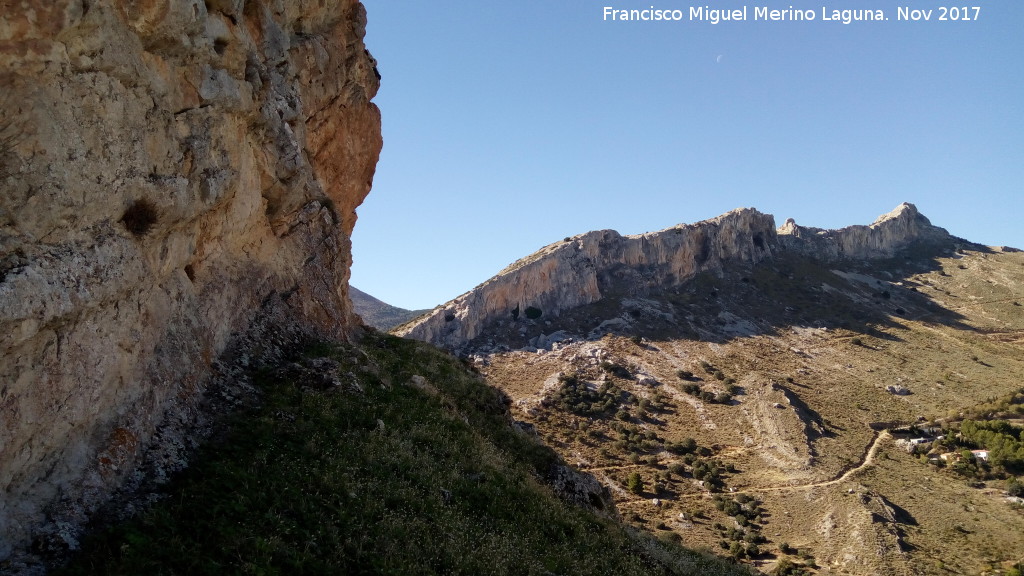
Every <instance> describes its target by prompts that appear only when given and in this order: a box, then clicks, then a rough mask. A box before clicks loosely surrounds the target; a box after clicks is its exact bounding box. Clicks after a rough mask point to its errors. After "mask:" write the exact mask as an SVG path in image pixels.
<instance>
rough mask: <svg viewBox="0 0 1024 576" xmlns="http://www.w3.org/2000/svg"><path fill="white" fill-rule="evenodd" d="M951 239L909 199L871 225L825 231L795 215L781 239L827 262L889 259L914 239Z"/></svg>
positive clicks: (782, 228)
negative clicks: (796, 219) (801, 222)
mask: <svg viewBox="0 0 1024 576" xmlns="http://www.w3.org/2000/svg"><path fill="white" fill-rule="evenodd" d="M947 238H949V233H948V232H946V231H945V230H944V229H942V228H939V227H937V226H933V225H932V223H931V222H930V221H929V220H928V218H926V217H925V216H924V214H921V213H920V212H918V210H917V207H916V206H914V205H913V204H910V203H908V202H904V203H903V204H900V205H899V206H897V207H896V208H895V209H893V210H892V211H891V212H888V213H886V214H882V215H881V216H879V217H878V219H876V220H875V221H874V223H872V224H871V225H868V226H860V225H857V226H847V227H846V228H840V229H839V230H822V229H821V228H810V227H804V226H798V225H797V223H796V222H794V221H793V219H792V218H790V219H788V220H786V223H785V224H783V225H782V227H781V228H779V240H780V242H781V243H782V244H783V245H785V246H786V248H787V249H792V250H796V251H799V252H803V253H805V254H808V255H810V256H813V257H814V258H817V259H819V260H825V261H833V260H839V259H843V258H853V259H865V258H889V257H891V256H893V255H894V254H895V253H896V252H897V251H898V250H900V249H901V248H904V247H906V246H907V245H908V244H910V243H911V242H918V241H924V242H928V241H941V240H943V239H947Z"/></svg>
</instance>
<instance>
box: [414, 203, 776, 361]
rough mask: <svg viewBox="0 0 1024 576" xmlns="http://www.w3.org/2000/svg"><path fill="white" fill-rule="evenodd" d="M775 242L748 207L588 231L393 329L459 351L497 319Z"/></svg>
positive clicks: (766, 250) (709, 264)
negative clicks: (646, 228) (684, 221)
mask: <svg viewBox="0 0 1024 576" xmlns="http://www.w3.org/2000/svg"><path fill="white" fill-rule="evenodd" d="M775 244H776V232H775V220H774V219H773V218H772V217H771V216H770V215H767V214H762V213H760V212H758V211H757V210H752V209H746V208H744V209H739V210H734V211H732V212H729V213H728V214H724V215H722V216H719V217H717V218H713V219H711V220H705V221H703V222H698V223H697V224H689V225H680V226H676V227H674V228H669V229H666V230H662V231H660V232H654V233H651V234H642V235H638V236H621V235H619V234H618V233H617V232H615V231H612V230H602V231H597V232H588V233H586V234H581V235H579V236H575V237H573V238H568V239H566V240H565V241H562V242H558V243H555V244H552V245H550V246H547V247H545V248H542V249H541V250H539V251H538V252H536V253H534V254H532V255H530V256H528V257H526V258H524V259H522V260H519V261H518V262H516V263H514V264H512V265H511V266H509V267H508V268H506V269H505V270H503V271H501V272H500V273H498V275H497V276H495V277H494V278H491V279H490V280H488V281H487V282H484V283H483V284H481V285H480V286H477V287H476V288H475V289H473V290H472V291H470V292H467V293H466V294H463V295H462V296H460V297H458V298H456V299H455V300H452V301H451V302H448V303H447V304H445V305H443V306H441V307H439V308H437V309H435V310H434V312H433V313H431V314H429V315H427V316H425V317H423V318H420V319H418V320H416V321H414V322H413V323H412V324H409V325H406V326H403V327H401V328H400V329H399V330H398V331H397V333H398V334H400V335H403V336H409V337H411V338H416V339H420V340H425V341H427V342H432V343H434V344H437V345H439V346H444V347H448V348H453V349H456V348H459V347H461V346H462V345H464V344H465V343H467V342H468V341H470V340H472V339H474V338H476V337H477V336H479V335H480V334H481V333H482V331H483V330H484V328H485V327H486V326H487V325H488V324H489V323H491V322H494V321H496V320H504V319H518V318H520V317H524V318H532V317H541V316H543V317H545V318H549V317H552V316H556V315H558V313H559V312H561V311H563V310H567V309H570V308H574V307H577V306H582V305H584V304H590V303H592V302H596V301H598V300H600V299H601V298H602V296H603V295H604V294H606V293H608V292H609V291H622V290H625V291H628V292H630V293H634V294H642V293H643V292H644V291H646V290H649V289H651V288H653V287H657V286H671V285H675V284H679V283H681V282H684V281H685V280H687V279H689V278H692V277H693V276H695V275H696V274H697V273H699V272H702V271H705V270H711V269H714V268H717V267H719V266H721V265H722V264H723V263H724V262H729V261H742V262H758V261H760V260H762V259H764V258H767V257H770V256H771V253H772V250H773V249H774V246H775Z"/></svg>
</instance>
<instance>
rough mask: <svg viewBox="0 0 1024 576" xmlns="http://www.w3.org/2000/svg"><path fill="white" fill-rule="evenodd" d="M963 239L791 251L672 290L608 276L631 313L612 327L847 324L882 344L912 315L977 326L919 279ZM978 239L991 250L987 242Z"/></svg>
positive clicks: (718, 335) (714, 333)
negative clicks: (820, 255)
mask: <svg viewBox="0 0 1024 576" xmlns="http://www.w3.org/2000/svg"><path fill="white" fill-rule="evenodd" d="M956 249H957V245H955V244H952V243H950V244H947V245H942V246H934V245H932V246H912V247H910V248H908V249H907V250H906V251H904V254H903V255H901V256H900V257H898V258H890V259H887V260H878V261H871V262H855V261H849V262H834V263H822V262H820V261H817V260H814V259H811V258H808V257H804V256H799V255H792V254H783V255H781V256H778V257H776V258H774V259H772V260H767V261H764V262H762V263H760V264H757V265H754V266H747V267H744V268H739V267H735V268H731V269H727V270H726V271H724V272H722V273H719V274H713V273H703V274H700V275H698V276H697V277H695V278H693V279H692V280H690V281H689V282H687V283H685V284H684V285H683V286H682V287H680V288H678V289H677V290H674V291H663V292H660V293H657V292H651V291H648V292H647V293H646V294H639V293H637V292H636V291H635V290H630V289H628V287H625V289H624V287H622V286H614V283H613V282H611V281H609V280H608V279H606V281H607V282H608V284H609V285H610V286H611V287H610V288H609V287H607V286H606V287H604V290H605V293H606V294H607V297H606V300H608V299H611V300H615V301H618V302H619V306H620V308H621V312H620V314H619V316H620V317H621V318H626V319H628V320H629V322H628V323H624V324H622V325H619V326H617V327H616V329H615V330H612V332H613V333H618V334H620V335H624V336H640V337H643V338H647V339H649V340H662V339H692V340H701V341H706V342H714V343H719V344H722V343H726V342H730V341H732V340H735V339H737V338H743V337H747V336H753V335H781V334H783V333H791V332H793V331H797V332H800V331H809V330H816V329H828V330H835V329H843V330H848V331H850V332H853V333H855V334H857V336H855V337H852V340H853V343H854V344H857V345H860V346H863V347H865V348H868V349H877V348H878V347H877V345H876V344H880V343H884V342H898V341H902V338H901V337H900V332H902V331H905V330H908V328H906V326H905V325H904V324H903V322H902V320H904V319H906V320H916V321H921V322H926V323H935V324H942V325H946V326H949V327H952V328H955V329H958V330H970V331H973V330H974V328H973V327H971V326H970V325H968V324H967V323H966V322H965V320H966V318H965V317H964V316H963V315H961V314H960V313H958V312H957V311H955V310H954V309H952V308H950V307H949V306H948V305H943V304H941V303H940V302H939V298H935V297H933V294H939V295H942V294H941V293H939V292H936V290H935V288H934V287H931V286H929V285H927V284H923V283H920V282H917V281H915V280H913V278H914V277H915V276H917V275H922V274H927V273H931V272H939V273H940V275H945V274H946V273H945V272H944V271H943V269H942V265H941V262H940V261H939V258H942V257H950V256H952V255H954V253H955V251H956ZM970 249H971V250H976V251H983V252H988V253H992V250H990V249H988V248H986V247H981V246H975V245H971V246H970ZM637 302H640V303H646V304H647V305H646V306H643V305H638V304H637ZM600 307H601V308H603V309H604V311H607V310H608V309H609V308H612V307H610V306H608V303H604V304H603V305H601V306H600ZM595 308H596V306H595V305H591V306H586V307H583V308H582V309H580V310H577V311H574V312H572V313H570V314H569V315H568V316H569V318H567V319H568V320H569V322H570V323H576V324H578V328H591V329H592V327H593V326H596V325H598V324H599V322H594V321H595V320H598V319H601V320H606V319H607V318H601V316H600V315H599V314H598V313H597V312H598V310H596V309H595ZM588 320H589V321H590V322H588ZM588 323H589V324H590V326H586V324H588ZM603 335H604V334H603V333H602V334H598V333H594V332H591V334H590V336H591V337H601V336H603ZM794 352H799V351H798V350H794Z"/></svg>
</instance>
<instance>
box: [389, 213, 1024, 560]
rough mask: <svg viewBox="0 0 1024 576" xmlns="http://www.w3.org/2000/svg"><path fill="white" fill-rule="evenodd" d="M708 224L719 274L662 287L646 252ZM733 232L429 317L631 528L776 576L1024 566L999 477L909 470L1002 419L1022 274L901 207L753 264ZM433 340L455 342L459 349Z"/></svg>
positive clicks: (787, 241) (808, 235)
mask: <svg viewBox="0 0 1024 576" xmlns="http://www.w3.org/2000/svg"><path fill="white" fill-rule="evenodd" d="M721 218H724V219H729V218H730V215H727V216H724V217H721ZM769 218H770V217H769ZM702 227H710V228H712V231H713V233H717V234H719V236H711V235H708V234H705V235H704V237H705V238H711V240H710V241H709V242H708V243H705V244H704V245H710V248H709V250H708V251H703V252H706V253H708V254H710V255H711V256H712V257H706V256H704V257H700V258H703V260H704V264H702V265H700V266H697V267H695V268H694V267H692V266H691V268H690V269H691V270H694V272H693V273H692V274H689V275H681V274H673V275H671V276H670V275H667V274H666V273H665V272H664V270H666V268H664V267H663V266H665V264H662V263H663V262H666V263H670V262H674V261H673V260H671V259H670V258H669V257H666V258H664V259H661V260H658V259H656V258H655V257H654V255H657V254H660V253H659V252H658V250H659V249H658V248H657V247H658V246H660V245H663V244H664V243H665V242H668V241H670V240H666V239H663V238H661V236H662V235H670V236H683V237H685V236H687V235H688V234H693V231H695V230H699V229H700V228H702ZM735 229H740V230H746V232H745V235H744V233H741V234H740V235H739V236H736V237H732V238H726V237H723V236H721V234H722V220H721V219H716V220H715V221H712V222H711V224H708V223H700V224H697V225H690V226H689V227H686V228H682V232H679V233H677V232H675V231H673V230H672V229H669V230H668V231H663V232H660V233H655V234H652V235H645V236H642V237H635V238H637V239H638V240H637V241H638V242H641V243H640V244H638V246H640V248H641V256H634V257H633V262H634V263H633V264H629V265H624V264H623V263H622V258H621V257H619V256H615V255H614V254H616V253H615V252H609V251H607V250H606V251H604V252H601V253H600V254H599V255H598V257H597V259H594V260H591V262H592V264H591V265H589V266H581V265H577V270H580V271H582V272H581V276H582V277H583V278H595V279H596V281H597V289H598V291H599V294H600V296H599V297H597V298H594V299H593V300H592V301H590V302H585V303H572V304H571V305H567V306H560V305H559V304H558V302H557V298H555V299H549V300H547V301H546V304H545V305H543V306H540V305H538V306H532V305H531V307H533V308H534V310H538V311H540V312H541V313H540V314H538V313H537V312H533V314H522V313H520V314H519V315H516V314H515V312H514V310H515V309H514V308H512V310H506V311H505V313H504V314H502V315H500V316H498V315H494V316H492V317H490V318H487V319H484V320H479V318H480V316H474V315H475V314H478V311H477V310H475V309H474V307H473V306H472V305H471V304H469V303H472V302H478V301H482V300H483V297H482V296H481V295H480V294H478V293H473V292H471V293H469V294H466V295H464V296H462V297H460V299H458V300H456V301H453V302H452V303H449V304H447V305H445V306H443V307H442V310H448V311H449V312H448V316H449V318H452V319H451V320H449V321H448V323H449V324H453V323H455V322H460V323H462V324H463V325H466V324H469V323H472V322H475V321H477V322H479V323H478V324H477V326H478V327H479V328H478V329H477V334H476V335H475V336H474V337H472V338H467V339H464V340H462V341H461V343H459V344H458V345H457V348H458V349H460V350H461V351H462V353H464V354H465V355H466V356H467V357H468V358H470V359H471V360H472V361H473V362H474V363H475V364H476V365H477V366H478V367H479V368H480V370H481V371H482V373H483V374H484V375H485V376H486V378H487V379H488V381H489V382H491V383H493V384H494V385H496V386H498V387H499V388H501V389H502V390H504V391H505V392H506V393H507V394H508V395H509V396H510V397H511V398H512V400H513V413H514V414H516V417H517V418H521V419H523V420H525V421H527V422H530V423H531V424H533V425H534V426H536V428H537V430H538V431H539V433H540V435H541V437H542V438H544V439H545V440H546V441H547V443H548V444H549V445H551V446H553V447H555V448H556V450H557V451H558V452H559V453H560V454H562V455H563V457H565V458H566V459H567V460H569V461H570V462H573V463H576V464H578V465H579V466H580V467H581V469H583V470H585V471H589V472H591V473H593V474H594V475H596V476H597V477H598V478H599V479H600V480H601V481H602V483H604V484H605V485H606V486H608V487H609V489H610V490H611V491H612V494H613V496H614V497H615V500H616V503H617V505H618V507H619V509H620V511H621V512H622V514H623V516H624V517H625V518H626V519H627V520H628V521H630V522H631V523H633V524H634V525H636V526H638V527H643V528H645V529H647V530H649V531H652V532H657V533H666V532H671V533H674V534H677V535H678V536H679V537H680V538H681V540H682V542H683V543H684V544H685V545H687V546H694V547H708V548H712V549H716V550H718V551H719V552H720V553H721V554H723V555H732V556H736V557H739V558H743V559H745V561H746V562H749V563H750V564H752V565H753V566H756V567H758V568H759V569H761V570H764V571H769V572H770V571H774V570H777V569H778V570H793V571H801V570H802V571H804V572H806V573H822V574H825V573H832V574H863V575H868V574H883V575H889V574H892V575H902V574H907V575H910V574H915V575H916V574H947V573H958V574H982V573H1002V571H1003V570H1007V569H1009V567H1010V566H1011V565H1012V564H1013V563H1016V562H1020V561H1022V560H1024V558H1022V554H1021V552H1020V551H1021V550H1024V515H1022V512H1021V510H1020V509H1019V507H1018V508H1015V507H1014V505H1013V504H1012V503H1011V502H1010V501H1008V500H1007V496H1006V493H1005V492H1004V488H1005V487H1006V486H1007V484H1006V477H1007V476H1006V471H1005V470H1003V469H1002V468H998V467H993V466H990V465H989V464H986V463H982V462H980V461H979V462H978V464H977V466H978V467H979V470H980V471H979V473H977V474H966V473H964V472H963V471H962V470H961V469H960V468H957V467H955V466H952V465H949V466H946V465H945V464H944V463H939V462H938V459H937V455H936V456H935V458H934V460H933V462H931V463H929V461H928V460H929V459H928V458H924V456H923V454H924V453H923V452H921V453H920V454H911V453H908V451H907V450H906V449H905V446H906V445H907V443H908V442H909V441H910V440H912V439H913V438H915V437H926V438H928V442H929V445H931V444H932V443H933V440H934V438H933V437H932V436H934V435H935V432H928V430H929V429H932V428H934V429H938V428H940V427H942V426H954V427H955V426H957V421H958V420H959V418H960V417H961V416H962V415H963V414H962V413H971V412H972V409H973V408H975V407H977V406H978V405H979V404H982V403H991V402H993V401H995V400H998V399H999V398H1010V400H1005V401H1004V403H1003V405H1004V406H1009V408H1010V409H1011V410H1010V412H1009V414H1010V417H1011V419H1012V418H1013V417H1014V416H1013V414H1016V413H1017V412H1014V411H1013V407H1014V406H1017V404H1015V402H1017V401H1018V400H1014V399H1013V398H1018V399H1019V398H1020V396H1019V395H1018V396H1013V394H1014V393H1015V392H1018V391H1020V389H1021V385H1022V384H1021V382H1022V376H1024V353H1022V352H1024V307H1022V306H1021V304H1024V253H1021V252H1019V251H1016V250H1013V249H1001V248H988V247H983V246H978V245H975V244H971V243H970V242H966V241H963V240H960V239H957V238H953V237H951V236H949V235H948V234H946V233H945V231H943V230H941V229H939V228H935V227H933V226H931V225H930V223H927V220H926V219H924V217H923V216H920V214H918V213H917V212H916V210H914V209H913V207H908V205H904V206H903V207H901V208H899V209H897V210H896V211H894V212H893V213H890V214H888V215H885V216H883V217H882V218H880V219H879V221H878V222H876V223H875V224H873V225H872V226H865V227H851V228H850V229H843V230H839V231H824V230H817V229H812V228H801V227H798V226H796V225H795V224H794V223H792V222H788V223H787V224H786V225H785V226H783V228H781V229H780V230H778V232H777V233H774V234H771V235H764V236H762V238H761V244H762V245H763V249H761V250H760V251H750V250H747V251H742V250H735V249H732V248H731V247H734V246H750V247H755V248H759V247H758V246H757V244H758V243H757V241H755V240H754V238H755V236H754V234H764V231H763V229H762V228H761V227H759V226H755V227H739V228H735ZM773 232H774V231H773ZM587 236H588V235H583V236H582V237H577V240H573V239H570V240H571V241H578V239H580V238H582V239H583V242H582V244H583V245H584V246H585V244H586V238H587ZM602 237H603V238H606V239H608V238H612V237H611V236H609V235H608V234H605V233H602ZM612 241H615V240H612ZM683 241H684V243H685V242H686V241H685V238H684V240H683ZM698 244H700V243H698ZM559 246H561V244H558V245H553V246H552V247H548V248H546V249H544V250H542V251H541V252H540V253H538V254H536V255H533V256H531V257H528V258H526V259H524V260H522V261H520V262H519V263H517V264H516V265H514V266H511V267H510V268H509V269H507V270H506V271H505V272H504V273H503V275H500V276H499V277H496V278H495V279H492V280H490V281H488V282H485V283H484V284H482V285H481V287H478V288H477V291H483V290H492V294H493V291H494V290H497V288H495V287H503V288H501V289H502V290H504V291H505V292H506V293H509V294H514V290H515V287H516V286H529V285H531V282H530V278H529V275H528V274H527V273H522V272H521V271H523V270H527V271H528V270H530V269H537V270H545V269H551V268H552V267H557V266H560V265H561V264H552V263H550V262H546V260H551V259H553V258H557V256H552V254H553V253H557V252H558V251H559V250H560V248H559ZM716 251H717V253H716ZM626 252H627V253H628V250H627V251H626ZM701 253H702V250H697V251H696V252H691V254H697V255H698V256H699V255H700V254H701ZM609 254H612V255H611V256H610V255H609ZM677 255H678V253H677ZM599 258H606V259H608V260H611V261H613V262H614V263H613V264H612V265H603V264H601V261H600V260H599ZM700 258H698V260H699V259H700ZM560 261H561V260H560ZM693 261H696V260H693ZM675 266H676V269H684V268H685V264H679V263H678V262H677V263H676V264H675ZM516 274H518V276H516ZM578 277H579V276H578ZM558 281H559V282H561V284H560V286H561V287H560V288H558V289H557V290H556V293H558V294H562V293H566V292H567V291H569V290H570V288H566V286H569V285H570V284H571V279H566V278H561V279H559V280H558ZM540 282H541V284H542V285H544V284H543V283H544V282H548V280H541V281H540ZM548 285H550V284H548ZM534 286H536V284H534ZM587 290H591V289H590V288H583V289H580V290H579V291H577V292H575V294H579V293H584V292H585V291H587ZM543 297H544V296H538V297H536V298H535V299H534V301H538V300H539V299H540V298H543ZM487 299H488V300H489V301H493V297H488V298H487ZM514 300H515V297H514V296H510V297H509V301H514ZM524 304H527V305H529V303H528V302H524ZM520 312H521V311H520ZM482 316H486V314H482ZM531 316H532V317H531ZM443 321H444V318H442V319H441V322H443ZM419 322H420V324H419V325H421V326H422V325H426V324H427V323H429V322H430V320H426V321H424V320H421V321H419ZM433 325H434V326H439V325H442V324H433ZM401 330H402V331H404V332H409V333H413V334H416V330H417V328H416V326H415V325H407V326H406V327H403V328H402V329H401ZM427 333H432V334H436V335H438V338H441V339H447V341H448V342H453V341H454V340H453V335H454V334H458V328H455V329H454V330H449V331H446V332H445V331H434V332H430V331H429V330H428V332H427ZM1021 408H1024V406H1021ZM990 412H991V411H990ZM1015 418H1018V419H1019V418H1020V416H1019V415H1018V416H1015ZM909 425H917V426H918V428H909V427H908V426H909ZM922 430H924V431H922ZM939 443H941V442H939ZM935 445H938V443H936V444H935ZM946 450H949V448H947V449H946ZM957 458H959V456H957ZM958 466H959V464H958ZM954 468H957V470H960V471H954V470H953V469H954ZM981 469H984V470H981ZM1010 472H1011V475H1012V472H1013V471H1012V470H1010ZM1021 472H1024V471H1018V472H1017V473H1018V474H1020V473H1021ZM780 565H781V567H780Z"/></svg>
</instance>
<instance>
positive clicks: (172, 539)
mask: <svg viewBox="0 0 1024 576" xmlns="http://www.w3.org/2000/svg"><path fill="white" fill-rule="evenodd" d="M251 376H252V378H253V385H254V386H255V388H256V389H257V390H258V391H259V396H258V398H259V401H258V402H252V403H250V404H249V407H248V408H247V409H245V410H243V411H241V412H239V413H236V414H235V415H234V416H233V417H232V418H231V419H230V421H229V422H228V423H227V425H226V428H225V429H224V430H223V431H222V432H220V433H219V434H218V435H217V438H216V440H215V441H214V442H212V443H210V444H209V445H208V446H206V447H205V448H204V449H202V451H201V452H200V454H199V455H198V457H197V458H196V462H195V464H194V465H193V466H192V467H191V468H190V469H189V470H188V471H187V472H186V473H184V474H183V475H181V476H179V477H178V478H176V479H175V481H174V482H173V483H172V484H171V485H170V486H169V487H167V488H165V489H162V490H160V491H159V493H158V494H159V496H158V498H159V501H158V502H157V503H156V504H155V505H153V506H152V507H149V508H148V510H147V511H146V512H145V513H144V514H142V515H141V516H139V517H137V518H135V519H134V520H132V521H130V522H128V523H121V524H115V525H114V526H112V527H108V528H106V529H103V530H97V531H96V532H95V533H94V535H93V536H91V537H90V538H89V539H87V540H86V541H85V542H83V549H84V551H83V552H82V553H81V554H79V555H78V556H77V557H76V558H75V559H74V561H73V562H72V564H71V565H69V566H67V567H66V568H64V569H62V570H59V571H57V573H58V574H225V573H232V574H241V573H287V574H300V573H306V574H538V575H540V574H552V573H556V574H638V575H639V574H693V575H696V574H701V575H715V574H722V575H740V574H745V573H746V571H744V570H743V569H741V568H740V567H737V566H735V565H731V564H730V563H728V562H724V561H722V560H720V559H717V558H715V557H713V556H709V555H702V554H697V553H694V552H691V551H687V550H684V549H682V548H680V547H679V546H678V544H677V543H676V542H674V541H672V540H671V539H664V540H658V539H655V538H654V537H652V536H651V535H648V534H645V533H643V532H642V531H636V530H632V529H628V528H624V527H623V525H622V524H620V523H619V522H618V521H617V514H616V512H615V510H614V508H612V507H611V503H610V501H609V500H608V497H607V495H606V494H605V493H604V492H603V491H602V489H601V487H600V485H598V484H596V483H595V482H594V481H593V479H591V478H589V477H587V476H583V475H579V474H578V473H576V472H573V471H572V470H570V469H569V468H567V467H566V466H565V464H564V463H563V462H561V461H560V459H559V458H558V457H557V456H556V455H555V453H554V452H553V451H551V449H550V448H547V447H545V446H544V445H543V444H541V443H540V442H539V441H538V440H537V439H536V437H535V435H531V434H530V433H529V432H528V431H527V430H526V429H525V428H524V427H522V426H516V425H514V423H513V421H512V419H511V415H510V414H509V412H508V398H507V397H505V396H504V395H503V394H501V393H500V392H498V391H497V390H495V389H494V388H492V387H490V386H487V385H486V384H485V383H484V382H483V379H482V378H480V376H479V374H475V373H474V372H472V371H470V370H468V369H467V368H466V367H465V366H464V365H463V364H462V363H460V362H459V361H457V360H456V359H454V358H452V357H451V356H449V355H446V354H444V353H442V352H441V351H439V350H437V349H436V348H434V347H432V346H428V345H425V344H421V343H416V342H413V341H409V340H399V339H397V338H394V337H390V336H386V335H382V334H378V333H368V334H366V335H364V336H362V337H361V338H359V339H358V343H357V344H355V345H350V344H333V343H329V342H311V343H307V344H306V345H305V346H304V347H303V349H302V352H301V353H300V354H297V355H296V356H294V357H292V358H290V359H289V362H287V363H285V364H282V365H278V366H277V367H274V368H270V367H267V368H264V369H260V370H256V371H254V372H252V373H251ZM252 400H255V397H254V398H252ZM151 499H157V498H151Z"/></svg>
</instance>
